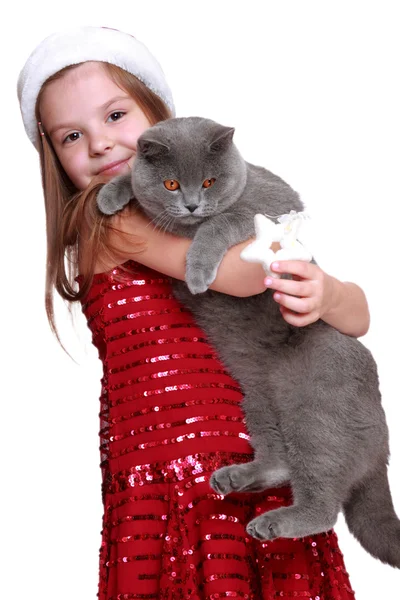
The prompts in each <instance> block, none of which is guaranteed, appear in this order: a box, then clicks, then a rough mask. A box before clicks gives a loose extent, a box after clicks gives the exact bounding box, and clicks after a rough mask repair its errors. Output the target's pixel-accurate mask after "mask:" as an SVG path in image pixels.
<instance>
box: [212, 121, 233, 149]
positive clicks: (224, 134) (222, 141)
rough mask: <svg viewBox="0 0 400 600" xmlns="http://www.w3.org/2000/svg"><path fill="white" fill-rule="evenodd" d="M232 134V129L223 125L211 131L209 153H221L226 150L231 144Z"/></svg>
mask: <svg viewBox="0 0 400 600" xmlns="http://www.w3.org/2000/svg"><path fill="white" fill-rule="evenodd" d="M234 133H235V128H234V127H224V126H223V125H218V127H216V128H215V129H214V131H213V135H212V139H211V141H210V146H209V148H210V151H211V152H222V151H223V150H226V149H227V148H228V147H229V146H230V145H231V144H232V138H233V134H234Z"/></svg>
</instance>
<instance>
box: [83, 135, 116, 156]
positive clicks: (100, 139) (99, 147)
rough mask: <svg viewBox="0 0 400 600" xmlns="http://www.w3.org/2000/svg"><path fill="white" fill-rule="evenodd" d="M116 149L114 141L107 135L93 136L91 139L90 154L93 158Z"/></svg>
mask: <svg viewBox="0 0 400 600" xmlns="http://www.w3.org/2000/svg"><path fill="white" fill-rule="evenodd" d="M113 147H114V141H113V140H112V139H111V138H109V137H108V136H106V135H101V134H99V135H93V136H92V137H91V138H90V145H89V152H90V154H91V155H92V156H97V155H99V154H106V153H107V152H109V151H110V150H111V149H112V148H113Z"/></svg>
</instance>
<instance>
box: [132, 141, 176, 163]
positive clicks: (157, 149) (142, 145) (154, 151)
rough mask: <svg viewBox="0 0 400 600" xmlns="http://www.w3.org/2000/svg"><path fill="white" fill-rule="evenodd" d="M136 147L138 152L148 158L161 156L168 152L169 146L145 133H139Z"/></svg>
mask: <svg viewBox="0 0 400 600" xmlns="http://www.w3.org/2000/svg"><path fill="white" fill-rule="evenodd" d="M137 147H138V150H139V153H140V154H141V155H142V156H143V157H144V158H147V159H149V160H151V159H152V158H154V157H156V156H161V155H164V154H168V153H169V151H170V148H169V146H168V145H167V144H165V143H164V142H160V141H158V140H155V139H153V138H151V137H146V135H141V136H140V138H139V139H138V141H137Z"/></svg>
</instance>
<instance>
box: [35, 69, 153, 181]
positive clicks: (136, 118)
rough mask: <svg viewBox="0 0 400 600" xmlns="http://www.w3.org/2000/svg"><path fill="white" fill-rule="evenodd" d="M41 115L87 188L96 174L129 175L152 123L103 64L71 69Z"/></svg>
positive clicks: (69, 169)
mask: <svg viewBox="0 0 400 600" xmlns="http://www.w3.org/2000/svg"><path fill="white" fill-rule="evenodd" d="M40 114H41V118H42V124H43V127H44V130H45V131H46V133H47V134H48V135H49V136H50V139H51V142H52V144H53V147H54V150H55V152H56V154H57V156H58V158H59V160H60V162H61V165H62V166H63V168H64V170H65V172H66V173H67V175H68V177H69V178H70V179H71V181H72V183H73V184H74V185H75V186H76V187H77V188H78V190H84V189H85V188H86V187H87V186H88V185H89V183H90V181H91V180H92V179H93V177H95V176H96V175H99V174H101V175H106V176H107V175H108V176H110V178H111V177H115V176H116V175H122V174H125V173H128V172H129V171H130V168H131V167H132V162H133V159H134V157H135V154H136V141H137V139H138V137H139V136H140V135H141V134H142V133H143V132H144V131H145V129H147V128H148V127H150V123H149V121H148V119H147V117H146V116H145V115H144V113H143V111H142V110H141V109H140V108H139V106H138V105H137V104H136V102H135V100H133V98H131V96H129V95H128V93H127V92H125V91H124V90H122V89H121V88H120V87H118V86H117V85H116V84H115V83H114V82H113V81H112V80H111V79H110V78H109V76H108V75H107V73H106V72H105V70H104V67H103V66H102V65H101V63H99V62H87V63H84V64H82V65H79V67H76V69H72V70H71V71H68V72H67V73H65V75H64V76H63V77H62V78H61V79H58V80H56V81H52V82H51V83H49V84H48V85H47V86H46V88H45V89H44V91H43V95H42V99H41V102H40Z"/></svg>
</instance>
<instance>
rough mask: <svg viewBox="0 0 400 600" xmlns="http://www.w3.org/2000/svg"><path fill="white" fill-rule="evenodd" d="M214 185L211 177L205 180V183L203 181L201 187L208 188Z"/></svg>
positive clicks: (213, 179)
mask: <svg viewBox="0 0 400 600" xmlns="http://www.w3.org/2000/svg"><path fill="white" fill-rule="evenodd" d="M214 183H215V178H214V177H212V178H211V179H206V180H205V181H203V187H204V188H210V187H211V186H212V185H214Z"/></svg>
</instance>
